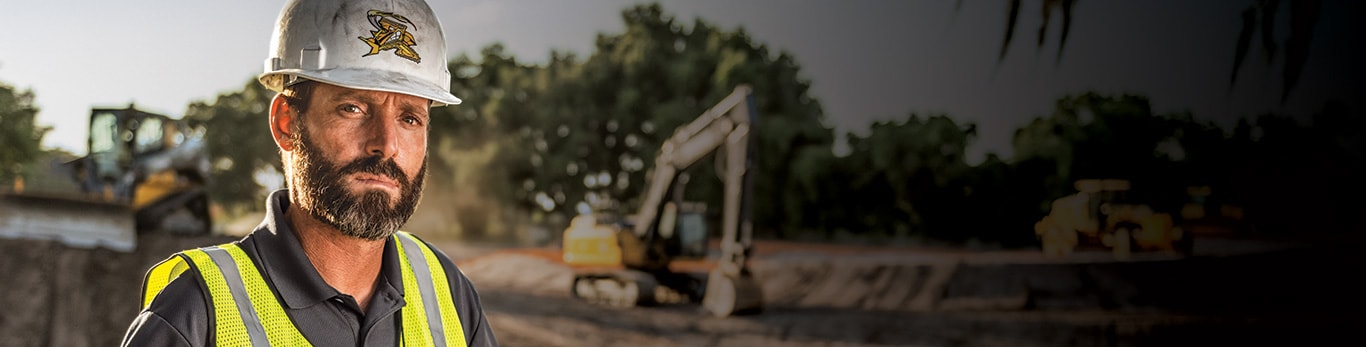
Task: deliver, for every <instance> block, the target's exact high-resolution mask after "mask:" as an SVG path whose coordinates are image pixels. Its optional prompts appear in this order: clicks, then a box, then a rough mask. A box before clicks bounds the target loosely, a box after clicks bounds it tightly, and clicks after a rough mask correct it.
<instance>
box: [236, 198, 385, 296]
mask: <svg viewBox="0 0 1366 347" xmlns="http://www.w3.org/2000/svg"><path fill="white" fill-rule="evenodd" d="M289 203H290V201H289V190H287V189H280V190H276V191H274V192H272V193H271V194H270V197H269V198H267V200H266V216H265V219H264V220H263V221H262V222H261V225H259V226H257V227H256V230H255V231H253V232H252V234H251V237H250V238H251V239H252V242H254V243H255V245H256V249H257V256H256V259H257V262H259V263H260V267H261V268H262V269H263V270H264V272H265V276H266V279H267V281H269V282H270V283H271V284H273V285H274V286H275V292H276V293H278V294H279V295H280V298H281V299H283V301H284V303H285V306H287V307H289V308H290V309H300V308H306V307H309V306H313V305H316V304H318V303H321V302H323V301H325V300H330V299H332V298H335V297H338V296H340V295H342V294H341V292H338V291H337V289H336V288H332V286H331V285H328V284H327V282H326V281H323V278H322V275H319V274H318V270H317V269H316V268H314V267H313V263H312V262H310V261H309V260H308V256H307V255H306V254H304V249H303V246H301V245H300V243H299V237H298V236H297V235H296V234H295V232H294V228H293V227H291V226H290V223H289V216H288V214H286V213H285V211H286V210H287V209H288V207H289ZM379 273H380V278H381V280H380V281H379V283H378V285H377V286H376V287H375V293H374V294H372V297H376V298H390V299H393V298H402V297H403V289H402V288H403V285H402V283H403V280H402V277H401V276H402V275H401V273H400V272H399V260H398V249H397V248H396V247H395V246H394V239H393V238H388V239H386V240H385V242H384V255H383V263H381V264H380V271H379ZM399 300H400V301H401V299H399ZM390 301H392V300H390Z"/></svg>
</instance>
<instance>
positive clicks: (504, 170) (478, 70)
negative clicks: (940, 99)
mask: <svg viewBox="0 0 1366 347" xmlns="http://www.w3.org/2000/svg"><path fill="white" fill-rule="evenodd" d="M622 19H623V20H624V21H625V24H626V31H625V32H624V33H621V34H616V35H610V34H601V35H599V36H598V37H597V40H596V44H595V50H594V52H593V53H592V54H591V55H590V56H589V57H588V58H587V59H584V60H582V61H581V60H579V59H578V58H577V57H575V56H574V55H572V54H564V53H559V52H554V53H552V54H551V57H550V60H549V62H547V63H546V64H545V65H544V66H529V65H524V64H520V63H518V62H517V61H516V59H515V58H513V57H511V56H508V55H506V54H505V53H504V52H503V48H502V47H501V46H499V45H493V46H490V47H488V48H486V49H484V51H483V52H482V53H483V56H482V57H481V60H480V62H478V63H474V62H472V61H471V60H470V59H468V58H465V57H460V58H457V59H455V60H454V61H452V65H451V69H452V71H455V72H456V78H455V81H454V82H453V85H454V89H455V90H457V95H461V96H462V97H463V98H464V99H465V100H466V101H467V103H466V104H465V105H459V106H456V107H453V108H452V109H451V110H450V112H452V113H454V114H455V115H456V118H457V119H458V121H457V122H454V123H451V126H450V127H447V126H441V127H440V128H439V129H434V130H433V131H434V133H435V134H434V136H433V137H434V138H443V139H449V140H443V141H448V142H449V143H450V146H451V148H459V147H460V146H461V145H460V144H466V145H469V146H480V144H483V146H493V145H494V144H496V146H497V154H495V155H494V157H493V158H491V159H490V162H489V166H488V168H489V171H487V172H483V173H484V174H485V175H484V176H483V177H484V178H483V179H479V180H477V181H478V182H481V184H482V185H481V186H480V187H478V188H476V189H480V190H483V191H487V192H488V193H489V194H490V195H491V196H494V197H497V199H498V200H500V201H509V202H512V203H513V205H514V207H515V208H517V209H520V210H523V211H529V212H532V213H535V214H537V215H540V216H543V217H544V216H560V217H561V218H563V217H568V216H572V215H574V214H576V209H577V205H578V204H579V203H580V202H583V203H587V204H589V205H592V206H594V207H600V208H611V209H615V210H616V211H615V212H620V213H633V212H634V209H635V208H636V204H638V203H639V201H638V199H640V198H641V197H642V195H643V194H644V189H645V188H646V180H647V177H646V174H647V172H648V171H649V169H650V168H651V166H652V164H653V162H654V158H655V156H656V155H657V152H658V151H659V147H660V145H661V144H662V142H663V141H664V140H665V139H666V138H668V137H669V136H670V135H672V133H673V130H674V128H676V127H678V126H680V125H683V124H687V123H689V122H691V121H693V120H694V119H696V118H697V117H698V116H700V115H701V114H702V113H703V112H704V111H705V110H706V109H707V108H709V107H711V106H712V105H714V104H715V103H716V102H718V101H720V100H721V99H722V98H723V97H725V96H726V95H728V94H730V92H731V91H732V90H733V89H734V87H735V86H737V85H740V84H749V85H751V86H752V87H753V89H754V90H755V95H754V98H755V101H756V103H757V107H756V109H757V113H758V116H757V118H758V121H757V124H756V130H755V132H756V135H755V136H757V138H758V141H759V144H758V146H759V149H758V151H759V153H761V154H760V156H759V157H758V158H757V162H758V163H757V166H758V168H757V170H756V171H757V172H758V173H757V174H758V175H760V176H761V177H763V179H761V180H756V181H755V184H756V187H755V196H756V200H758V201H756V203H755V207H756V211H755V218H756V221H757V222H756V225H760V226H763V227H762V228H763V229H765V230H766V232H770V233H776V232H778V229H780V228H781V227H782V226H783V225H785V223H787V221H788V219H787V218H785V217H784V215H785V214H784V213H783V208H784V207H783V206H784V203H785V202H787V201H790V199H791V196H793V195H794V194H795V193H793V192H791V191H790V189H789V188H791V186H793V185H794V184H798V183H796V182H797V181H798V180H800V179H801V177H794V176H795V175H798V174H794V173H793V172H794V170H792V169H791V167H790V166H792V165H794V163H797V162H798V161H796V160H795V159H798V158H801V157H803V156H811V155H816V154H813V153H820V152H821V151H824V152H829V151H830V145H831V143H832V142H833V138H834V136H833V134H832V133H831V130H830V128H829V127H827V126H825V125H824V124H822V112H821V109H820V106H819V104H817V103H816V102H815V101H814V100H813V99H812V98H811V97H809V96H808V95H807V92H808V90H809V89H810V83H809V82H808V81H805V80H803V79H801V77H800V68H799V67H798V66H797V64H796V62H795V61H794V60H793V58H792V57H791V56H789V55H787V54H785V53H780V54H777V55H776V56H775V55H774V54H772V53H770V52H769V49H768V48H767V47H766V46H764V45H763V44H759V43H755V42H754V41H753V40H752V39H751V38H750V37H749V36H748V35H747V34H746V33H745V32H744V31H743V30H737V31H734V32H729V31H725V30H720V29H717V28H715V27H714V26H712V25H711V24H708V23H706V22H704V21H701V20H699V21H697V22H695V23H693V24H692V25H690V26H689V25H683V24H680V23H677V22H676V21H675V20H674V19H673V18H672V17H670V16H667V15H665V14H664V13H663V10H662V9H661V8H660V7H659V6H658V5H641V6H635V7H632V8H629V9H627V10H625V11H623V13H622ZM460 115H465V116H467V117H461V116H460ZM443 143H446V142H443ZM812 148H814V149H815V150H814V151H813V150H812ZM442 160H443V161H450V158H445V159H442ZM446 166H448V167H450V166H452V165H450V164H449V163H448V164H447V165H446ZM715 170H716V169H715V167H714V163H713V162H712V161H703V162H702V163H699V164H697V165H695V167H694V168H692V169H691V170H690V172H692V173H693V174H692V175H691V177H692V180H691V183H690V184H689V190H688V194H687V198H688V199H690V200H697V201H704V202H707V203H710V204H713V205H715V206H718V207H719V205H720V195H721V194H720V192H721V187H722V184H721V182H720V181H719V179H718V178H717V177H716V175H714V174H712V172H715ZM808 181H809V180H808ZM718 210H719V209H718Z"/></svg>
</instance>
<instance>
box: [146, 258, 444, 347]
mask: <svg viewBox="0 0 1366 347" xmlns="http://www.w3.org/2000/svg"><path fill="white" fill-rule="evenodd" d="M399 237H405V238H409V239H410V240H412V241H413V242H414V243H415V244H416V245H417V246H418V247H417V248H418V249H419V250H421V252H422V255H423V257H424V258H425V259H423V260H424V261H425V262H426V263H427V264H426V265H427V269H428V271H427V272H428V273H425V274H416V273H415V271H414V270H413V266H412V264H411V263H410V262H409V261H408V257H406V256H404V249H403V242H402V241H401V240H399V239H398V238H399ZM393 238H394V239H393V241H394V245H395V246H396V247H397V250H398V254H399V256H398V259H399V266H400V268H401V269H402V271H401V273H402V279H403V292H404V295H403V300H404V302H405V305H404V306H403V308H402V309H400V311H401V312H400V315H402V319H403V322H402V323H403V327H402V329H403V331H401V332H400V333H399V335H400V337H401V338H400V339H399V345H400V346H431V345H433V341H432V340H433V339H432V333H431V329H442V332H443V335H444V336H445V337H446V343H447V345H451V346H464V345H466V341H465V331H464V329H463V327H462V325H461V323H460V316H459V315H458V314H457V313H456V308H455V303H454V300H453V299H452V298H451V291H450V285H449V283H448V282H447V281H448V278H447V277H446V272H445V269H444V267H443V266H442V265H441V261H440V260H439V259H438V258H437V257H436V254H435V253H434V252H433V251H432V250H431V248H429V247H427V245H426V244H425V243H423V242H422V241H420V240H417V238H416V237H413V236H412V235H411V234H409V233H407V232H404V231H399V232H397V233H395V235H394V236H393ZM215 247H217V248H221V249H223V250H225V251H226V252H227V253H228V254H229V255H230V256H231V258H232V262H233V264H231V265H232V266H233V267H235V268H236V270H237V271H236V272H237V273H238V276H235V277H234V278H225V276H224V274H223V270H222V269H220V268H219V265H218V264H217V263H216V262H214V260H213V258H212V257H210V256H209V254H208V253H206V252H205V251H204V250H205V249H209V248H213V247H205V248H200V249H192V250H187V251H183V252H180V253H177V254H176V255H173V256H171V257H170V258H169V259H167V260H165V261H162V262H161V263H158V264H157V265H155V266H153V267H152V268H151V269H149V270H148V272H147V275H146V277H145V278H144V279H143V305H142V306H143V308H144V309H145V308H146V307H147V306H149V305H151V302H152V300H153V299H154V298H156V296H157V295H158V294H160V292H161V290H162V289H163V288H165V287H166V286H167V285H169V284H170V282H171V281H172V280H174V279H175V278H176V277H177V276H179V275H180V273H181V272H184V271H186V270H187V269H190V268H191V267H190V266H188V265H187V263H189V264H193V267H192V268H193V269H195V271H198V272H199V274H200V277H202V278H203V279H204V282H205V286H206V287H207V288H208V290H209V293H208V294H209V297H210V299H211V301H212V303H213V307H212V310H213V315H214V325H215V326H214V327H211V328H212V329H213V331H214V338H215V341H214V343H213V344H214V345H217V346H251V341H252V337H251V335H250V332H249V330H248V329H247V328H246V324H245V323H244V320H243V319H242V315H243V314H249V313H248V312H242V311H241V310H239V307H238V305H237V301H236V299H234V298H233V295H232V289H231V288H230V287H229V285H228V282H227V281H234V282H240V283H241V284H242V285H243V287H244V289H245V291H246V293H245V294H246V296H247V297H248V298H249V299H248V300H249V301H250V307H251V309H252V310H254V311H255V315H256V318H257V319H256V320H257V321H259V322H260V324H261V325H262V328H263V329H264V331H265V333H266V338H267V339H268V340H269V341H270V345H272V346H311V344H309V342H308V340H307V339H306V338H304V336H303V334H302V333H301V332H299V330H298V328H297V327H296V326H295V325H294V323H293V322H292V321H290V319H289V316H288V315H287V314H286V313H285V311H284V307H283V306H281V305H280V301H279V299H278V298H277V297H276V296H275V293H274V292H273V291H272V290H271V289H270V285H269V284H267V283H266V282H265V279H264V278H263V277H261V273H260V272H259V271H258V270H257V269H256V265H255V264H254V262H252V261H251V258H249V257H247V255H246V253H245V252H243V251H242V249H241V247H239V246H238V245H237V244H235V243H227V244H222V245H218V246H215ZM416 276H430V279H431V282H432V286H433V287H434V288H432V289H433V290H434V292H435V293H436V295H435V296H436V298H423V296H422V294H421V293H422V290H421V288H420V286H419V284H418V280H417V277H416ZM426 305H437V306H438V307H439V311H440V314H441V317H440V318H441V320H440V321H441V326H440V327H429V326H428V323H427V322H428V320H427V314H426V312H427V311H426V309H425V308H426Z"/></svg>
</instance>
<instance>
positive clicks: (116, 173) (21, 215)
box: [0, 104, 212, 252]
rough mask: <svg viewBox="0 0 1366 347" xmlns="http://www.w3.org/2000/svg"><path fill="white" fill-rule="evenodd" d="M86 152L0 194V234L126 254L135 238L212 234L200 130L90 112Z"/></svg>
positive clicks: (115, 112)
mask: <svg viewBox="0 0 1366 347" xmlns="http://www.w3.org/2000/svg"><path fill="white" fill-rule="evenodd" d="M89 126H90V132H89V136H88V137H87V141H86V145H87V154H86V155H85V156H82V157H79V158H76V159H73V160H70V161H67V162H65V163H62V164H61V165H53V168H52V169H50V170H47V171H50V172H46V173H45V174H46V175H47V176H52V177H45V178H46V179H47V180H48V181H58V182H61V183H62V184H47V185H42V186H40V185H36V184H33V185H27V184H25V183H24V181H23V180H22V179H20V180H16V181H15V184H14V186H13V188H12V189H11V190H10V191H9V192H5V193H0V236H4V237H18V238H33V239H55V240H59V241H61V242H63V243H65V244H67V245H70V246H76V247H84V248H93V247H105V248H110V249H113V250H116V251H122V252H131V251H133V250H134V249H135V248H136V240H137V233H139V232H158V233H172V234H190V235H195V234H207V233H209V232H211V227H212V221H211V219H210V215H209V197H208V193H207V191H206V182H207V180H208V177H209V169H210V167H209V158H208V152H207V150H206V148H205V144H204V142H203V138H202V135H203V130H202V129H197V128H195V127H191V126H189V125H188V124H187V123H186V122H185V121H183V120H180V119H174V118H171V117H168V116H165V115H162V114H157V113H152V112H147V111H143V110H139V109H137V108H136V107H134V106H133V105H131V104H130V105H129V106H128V107H126V108H92V109H91V113H90V123H89Z"/></svg>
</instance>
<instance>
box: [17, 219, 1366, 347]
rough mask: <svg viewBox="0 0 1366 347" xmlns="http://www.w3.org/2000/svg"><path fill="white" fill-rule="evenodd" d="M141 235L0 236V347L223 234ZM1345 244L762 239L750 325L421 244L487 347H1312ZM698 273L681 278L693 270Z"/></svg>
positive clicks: (111, 329) (116, 330) (1345, 260)
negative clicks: (480, 311) (1022, 247)
mask: <svg viewBox="0 0 1366 347" xmlns="http://www.w3.org/2000/svg"><path fill="white" fill-rule="evenodd" d="M235 238H236V237H235V236H222V237H196V238H184V237H170V236H164V235H142V236H140V239H139V244H138V250H137V251H136V252H134V253H119V252H114V251H110V250H105V249H78V248H69V247H66V246H63V245H61V244H58V243H55V242H51V241H33V240H13V239H0V279H3V281H4V282H3V283H4V284H3V285H0V294H3V295H0V346H111V345H117V344H118V343H119V339H120V338H121V337H122V335H123V333H124V330H125V329H126V328H127V326H128V324H129V322H130V321H131V319H132V318H133V316H134V315H135V314H136V310H137V308H136V305H137V301H138V291H139V289H140V288H139V283H140V280H141V279H140V277H141V275H142V273H143V271H145V270H146V268H147V267H149V266H151V265H152V264H154V263H155V262H157V261H160V260H162V259H163V258H164V257H166V256H167V255H169V254H171V253H173V252H175V251H178V250H181V249H185V248H191V247H197V246H202V245H209V244H216V243H221V242H224V241H229V240H232V239H235ZM1357 241H1359V240H1357V239H1352V240H1347V241H1334V242H1316V243H1308V244H1302V243H1292V242H1282V241H1275V242H1266V241H1250V240H1211V241H1209V242H1199V243H1197V254H1196V256H1193V257H1178V256H1173V255H1162V254H1150V255H1141V256H1137V257H1134V258H1133V259H1128V260H1125V261H1117V260H1115V259H1113V257H1111V256H1109V254H1106V253H1079V254H1076V255H1074V256H1072V257H1067V258H1050V257H1044V256H1042V255H1040V254H1038V253H1036V252H1031V251H995V252H967V251H956V250H935V249H917V248H880V247H850V246H832V245H813V244H794V243H782V242H762V243H759V244H758V245H757V246H756V256H755V259H754V260H753V263H752V267H753V270H754V273H755V274H756V277H757V278H758V279H759V280H760V282H761V286H762V288H763V294H764V296H765V309H764V310H763V311H762V312H759V313H757V314H753V315H744V316H737V317H728V318H715V317H711V316H709V315H707V314H705V313H703V312H701V310H700V309H699V308H698V306H696V305H692V304H681V305H671V306H662V307H640V308H616V307H604V306H597V305H593V304H589V303H584V302H580V301H577V300H574V299H572V298H570V297H569V296H568V288H569V283H570V281H571V279H572V272H571V270H569V269H568V268H567V267H565V266H564V265H562V264H560V263H558V262H557V261H556V259H557V256H558V253H557V251H556V250H554V249H547V248H529V249H499V248H490V247H482V246H478V245H470V244H463V243H451V242H447V243H438V245H439V246H440V248H442V249H443V250H445V251H446V252H447V253H448V254H450V255H451V256H452V257H453V258H455V259H456V260H457V263H458V264H459V265H460V267H461V269H462V271H464V272H465V273H466V274H467V275H468V276H470V278H472V279H473V280H474V282H475V284H476V286H477V287H478V289H479V292H480V295H481V298H482V300H483V302H484V305H485V309H486V311H487V314H488V317H489V319H490V321H491V324H492V325H493V329H494V331H495V333H496V334H497V336H498V338H499V340H500V342H502V343H503V345H505V346H1180V345H1319V344H1326V343H1327V342H1329V341H1336V340H1337V339H1340V338H1346V337H1352V336H1354V335H1352V334H1354V333H1355V330H1356V329H1359V328H1360V327H1361V326H1363V323H1366V318H1363V317H1362V316H1361V312H1363V310H1362V309H1363V308H1366V304H1363V300H1362V299H1361V298H1362V296H1361V293H1363V291H1362V290H1363V289H1366V286H1363V285H1362V284H1357V283H1355V282H1360V281H1359V280H1356V278H1355V277H1356V276H1357V275H1356V274H1357V273H1359V272H1360V271H1361V269H1363V268H1366V267H1363V266H1362V265H1366V262H1364V261H1363V257H1364V256H1363V255H1361V254H1359V253H1360V252H1355V251H1354V249H1355V248H1358V247H1359V246H1358V245H1359V244H1360V243H1359V242H1357ZM706 266H708V264H707V263H705V262H699V263H693V264H690V265H687V266H685V268H689V269H693V270H696V269H705V267H706Z"/></svg>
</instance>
